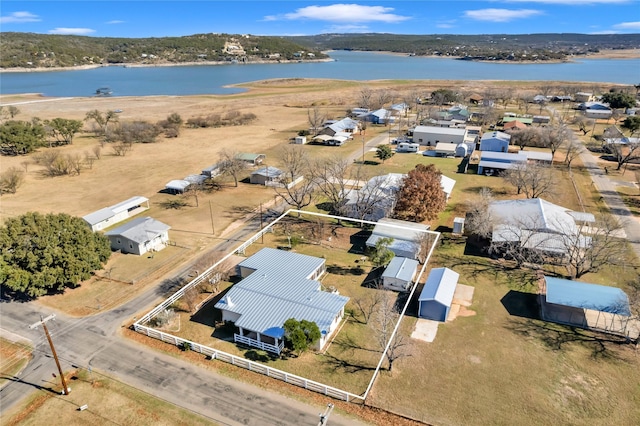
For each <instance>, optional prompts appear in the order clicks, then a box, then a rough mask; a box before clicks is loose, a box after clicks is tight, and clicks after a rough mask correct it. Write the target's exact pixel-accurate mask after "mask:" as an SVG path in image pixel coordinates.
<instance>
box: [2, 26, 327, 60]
mask: <svg viewBox="0 0 640 426" xmlns="http://www.w3.org/2000/svg"><path fill="white" fill-rule="evenodd" d="M0 51H1V52H2V55H0V68H11V67H25V68H42V67H72V66H80V65H93V64H124V63H131V64H161V63H184V62H210V61H230V62H231V61H239V62H253V61H265V60H266V61H274V62H275V61H278V60H305V59H307V60H308V59H319V58H326V55H324V54H322V53H321V52H320V51H318V50H311V51H310V50H309V49H308V48H305V47H302V46H300V45H299V44H296V43H295V42H294V41H292V40H288V39H285V38H282V37H260V36H243V35H230V34H196V35H191V36H185V37H161V38H107V37H85V36H71V35H49V34H33V33H15V32H7V33H1V36H0Z"/></svg>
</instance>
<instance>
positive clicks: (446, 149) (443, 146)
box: [435, 142, 459, 157]
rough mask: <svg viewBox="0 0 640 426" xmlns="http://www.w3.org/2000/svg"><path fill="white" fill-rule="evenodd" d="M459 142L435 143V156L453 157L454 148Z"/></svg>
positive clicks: (454, 153)
mask: <svg viewBox="0 0 640 426" xmlns="http://www.w3.org/2000/svg"><path fill="white" fill-rule="evenodd" d="M458 145H459V144H455V143H448V142H438V143H437V144H436V149H435V152H436V157H453V156H455V155H456V148H457V147H458Z"/></svg>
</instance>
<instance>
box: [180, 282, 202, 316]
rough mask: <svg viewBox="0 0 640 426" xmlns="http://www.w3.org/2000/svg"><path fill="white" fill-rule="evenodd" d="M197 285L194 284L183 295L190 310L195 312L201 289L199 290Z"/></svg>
mask: <svg viewBox="0 0 640 426" xmlns="http://www.w3.org/2000/svg"><path fill="white" fill-rule="evenodd" d="M197 287H198V286H197V285H194V286H192V287H191V288H189V289H188V290H187V291H185V292H184V294H183V295H182V299H183V300H184V302H185V303H186V305H187V309H188V311H189V312H193V311H194V310H195V309H196V306H198V299H199V298H200V296H199V295H200V291H198V288H197Z"/></svg>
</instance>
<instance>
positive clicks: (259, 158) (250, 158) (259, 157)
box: [237, 152, 267, 166]
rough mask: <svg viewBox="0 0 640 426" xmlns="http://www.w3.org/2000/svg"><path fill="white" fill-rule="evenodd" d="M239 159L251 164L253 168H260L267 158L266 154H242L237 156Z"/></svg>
mask: <svg viewBox="0 0 640 426" xmlns="http://www.w3.org/2000/svg"><path fill="white" fill-rule="evenodd" d="M237 158H238V159H240V160H242V161H244V162H246V163H249V164H251V165H252V166H258V165H260V164H262V162H263V161H264V159H265V158H267V156H266V155H264V154H252V153H248V152H241V153H239V154H238V155H237Z"/></svg>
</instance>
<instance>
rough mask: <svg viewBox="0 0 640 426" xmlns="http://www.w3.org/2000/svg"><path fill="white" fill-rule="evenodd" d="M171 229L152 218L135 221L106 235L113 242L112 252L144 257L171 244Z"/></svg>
mask: <svg viewBox="0 0 640 426" xmlns="http://www.w3.org/2000/svg"><path fill="white" fill-rule="evenodd" d="M169 229H171V227H170V226H169V225H166V224H164V223H162V222H160V221H158V220H155V219H153V218H151V217H140V218H137V219H133V220H132V221H131V222H128V223H125V224H124V225H122V226H119V227H117V228H116V229H113V230H111V231H108V232H105V235H106V236H107V237H108V238H109V241H110V242H111V249H112V250H121V251H122V252H123V253H133V254H137V255H139V256H140V255H143V254H145V253H147V252H149V251H159V250H162V249H163V248H165V246H166V244H167V243H168V242H169Z"/></svg>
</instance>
